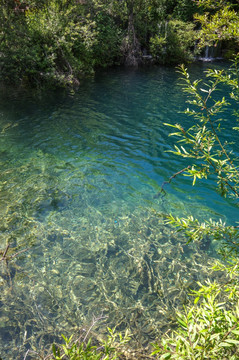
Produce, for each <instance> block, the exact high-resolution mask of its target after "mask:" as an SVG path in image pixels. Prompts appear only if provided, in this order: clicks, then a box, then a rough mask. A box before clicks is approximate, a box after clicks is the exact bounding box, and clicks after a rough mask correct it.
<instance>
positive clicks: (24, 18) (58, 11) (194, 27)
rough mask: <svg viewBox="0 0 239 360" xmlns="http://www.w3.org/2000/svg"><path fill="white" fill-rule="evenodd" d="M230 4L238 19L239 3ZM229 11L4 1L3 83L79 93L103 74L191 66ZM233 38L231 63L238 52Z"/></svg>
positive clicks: (103, 1)
mask: <svg viewBox="0 0 239 360" xmlns="http://www.w3.org/2000/svg"><path fill="white" fill-rule="evenodd" d="M227 4H229V5H230V11H231V12H232V13H233V14H235V16H236V11H237V10H238V7H239V5H238V2H237V1H230V2H227ZM224 5H225V2H224V1H219V2H217V6H213V5H212V3H211V2H209V3H208V1H195V0H118V1H116V0H42V1H37V0H1V8H2V11H1V14H0V24H1V25H0V37H1V39H0V73H1V79H2V80H4V81H5V82H9V83H18V84H28V85H29V84H30V85H34V86H41V85H43V84H47V85H48V86H50V85H66V84H67V85H72V84H75V85H76V84H79V81H80V79H81V78H82V77H83V76H86V75H90V74H92V73H94V71H95V70H96V69H97V68H100V67H109V66H112V65H119V64H125V65H127V66H138V65H140V64H144V63H145V62H146V63H151V62H153V63H154V64H166V65H177V64H180V63H182V62H189V61H192V60H193V59H194V58H195V56H196V55H198V54H199V53H200V52H201V51H202V48H201V46H200V39H201V37H202V34H201V31H200V29H201V26H202V23H203V21H204V22H205V21H206V22H207V20H206V19H207V18H208V17H210V16H213V15H215V13H216V14H218V11H222V9H223V7H224V9H223V11H225V6H224ZM228 9H229V8H228ZM195 14H197V16H195ZM219 16H220V14H219ZM221 18H223V19H225V17H224V15H222V14H221ZM227 21H229V20H228V19H227ZM223 27H224V28H226V27H227V25H226V24H221V28H222V29H223ZM223 32H225V29H224V30H223ZM229 35H230V36H229V38H230V41H227V42H226V43H223V49H224V56H231V55H232V53H233V52H234V50H235V41H233V40H231V37H232V36H231V34H229ZM224 40H225V39H224V37H223V36H222V41H224ZM226 40H228V39H226ZM214 45H215V44H214Z"/></svg>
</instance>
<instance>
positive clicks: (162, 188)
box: [154, 165, 191, 199]
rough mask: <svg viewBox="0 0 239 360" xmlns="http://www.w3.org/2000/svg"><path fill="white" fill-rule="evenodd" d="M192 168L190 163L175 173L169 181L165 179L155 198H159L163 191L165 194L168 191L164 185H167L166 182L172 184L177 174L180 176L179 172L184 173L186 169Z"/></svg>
mask: <svg viewBox="0 0 239 360" xmlns="http://www.w3.org/2000/svg"><path fill="white" fill-rule="evenodd" d="M190 168H191V166H190V165H189V166H187V167H186V168H184V169H182V170H180V171H178V172H176V173H175V174H173V175H172V176H171V177H170V178H169V180H168V181H164V182H163V183H162V185H161V190H160V191H159V192H158V193H157V194H155V195H154V199H157V198H158V197H159V195H160V194H161V193H162V192H163V193H164V194H166V191H165V190H164V185H165V184H170V183H171V181H172V180H173V179H174V178H175V177H176V176H178V175H179V174H182V173H183V172H184V171H187V170H189V169H190Z"/></svg>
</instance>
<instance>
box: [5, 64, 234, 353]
mask: <svg viewBox="0 0 239 360" xmlns="http://www.w3.org/2000/svg"><path fill="white" fill-rule="evenodd" d="M211 66H217V65H211ZM218 66H219V65H218ZM203 70H204V65H203V64H200V65H194V66H191V67H190V72H191V74H192V76H193V77H194V78H197V77H200V76H201V75H202V71H203ZM178 77H179V75H178V74H177V73H176V72H175V71H174V69H171V68H170V69H167V68H152V69H143V70H142V69H141V70H134V71H133V70H122V69H116V70H110V71H105V72H101V73H100V74H98V75H97V76H96V77H95V79H90V80H87V81H85V82H84V83H82V85H81V87H80V88H79V90H77V91H76V92H75V93H71V92H49V93H47V94H46V93H45V94H35V93H28V92H24V91H23V90H19V91H16V90H13V89H5V88H2V89H1V95H2V96H1V111H0V129H1V134H0V135H1V136H0V152H1V158H0V160H1V174H0V182H1V189H0V196H1V208H0V212H1V220H0V230H1V234H0V248H1V249H2V250H4V249H5V248H6V245H7V243H10V248H9V250H8V255H12V254H15V253H16V252H20V253H19V254H18V255H17V256H16V257H14V258H13V259H12V260H11V261H9V262H8V264H6V263H5V262H4V261H1V263H0V266H1V267H0V269H1V273H0V275H1V276H0V287H1V292H0V293H1V295H0V334H1V338H0V349H1V350H0V355H1V357H2V358H3V359H4V360H5V359H14V360H15V359H23V358H24V354H26V352H27V350H28V349H31V350H34V351H37V352H40V351H43V349H47V348H48V346H49V344H50V343H52V342H53V341H59V335H60V334H61V333H64V334H65V335H69V334H71V333H73V332H74V333H75V334H79V333H81V332H82V331H83V332H84V330H82V329H87V328H88V327H89V325H90V323H91V321H92V318H93V316H100V315H101V314H103V316H106V317H107V319H106V320H105V321H104V322H102V321H99V323H98V325H97V326H96V327H95V333H97V334H103V333H105V328H106V326H111V327H113V326H116V327H117V330H120V331H124V330H125V329H126V328H129V329H130V330H131V332H132V333H133V341H134V345H132V346H133V347H140V346H144V345H145V344H148V343H149V341H152V340H153V339H155V338H156V337H157V336H158V335H159V334H160V332H163V331H165V330H166V329H168V328H169V327H170V326H173V324H174V316H173V314H174V309H175V307H179V308H180V307H182V306H183V304H185V303H187V301H188V298H187V295H186V294H187V291H188V289H189V288H193V287H194V286H195V283H196V281H198V280H200V281H203V279H205V278H208V277H209V276H210V274H209V272H208V264H209V263H210V262H212V261H213V259H214V257H215V256H216V253H215V249H214V247H213V245H212V244H210V243H209V242H205V243H204V244H192V245H187V244H186V239H185V238H184V237H183V235H180V234H177V233H175V231H174V230H173V229H171V228H170V227H169V226H165V225H164V223H163V217H164V214H169V213H173V214H174V215H180V216H187V215H189V214H191V213H193V215H194V216H198V217H199V218H200V219H203V218H204V219H205V218H206V219H208V218H209V217H211V218H213V219H217V218H218V217H221V218H222V219H223V220H224V221H228V223H231V224H234V223H235V222H236V221H237V218H238V212H237V208H236V207H235V205H234V204H233V203H232V201H230V200H228V199H227V200H226V199H222V198H221V197H220V196H219V195H218V194H217V192H216V191H214V185H213V181H212V180H209V181H207V182H200V183H198V184H197V185H196V186H194V187H192V186H191V180H190V179H188V178H185V177H183V176H180V177H177V178H176V179H174V180H173V182H172V183H171V184H170V185H169V184H168V185H165V190H166V196H164V197H162V196H159V197H157V196H155V195H157V194H158V192H159V191H160V189H161V185H162V183H163V181H167V180H168V179H169V177H170V176H171V175H173V174H174V173H175V172H177V171H179V170H181V169H183V168H184V167H185V166H187V162H186V161H185V160H184V159H180V158H178V157H175V156H173V155H172V154H170V153H168V152H167V150H170V149H171V147H172V145H173V139H172V138H169V137H168V134H169V129H168V128H167V127H165V126H164V122H167V123H176V122H179V121H181V122H182V123H183V124H184V125H185V126H187V125H188V124H190V121H191V119H188V118H186V117H185V116H184V115H182V114H179V113H178V112H179V111H182V110H183V109H184V107H185V96H184V94H183V93H182V90H181V87H180V85H179V84H178ZM228 116H230V114H229V113H228ZM225 126H228V129H229V126H230V127H231V123H230V124H228V125H225ZM224 137H225V138H227V137H228V138H230V139H231V137H230V133H229V131H227V128H226V129H225V131H224ZM235 141H237V138H236V135H235ZM237 144H238V141H237ZM235 151H238V149H237V148H236V149H235ZM208 199H210V201H208ZM21 251H22V252H21ZM30 354H31V353H28V356H27V359H30Z"/></svg>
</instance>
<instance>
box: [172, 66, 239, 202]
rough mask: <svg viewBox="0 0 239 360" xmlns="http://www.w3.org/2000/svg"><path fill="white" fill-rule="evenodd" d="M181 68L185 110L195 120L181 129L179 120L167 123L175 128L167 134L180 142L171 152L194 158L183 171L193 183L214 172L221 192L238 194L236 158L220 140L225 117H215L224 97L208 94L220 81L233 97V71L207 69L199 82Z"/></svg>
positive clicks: (234, 195)
mask: <svg viewBox="0 0 239 360" xmlns="http://www.w3.org/2000/svg"><path fill="white" fill-rule="evenodd" d="M181 71H182V74H183V75H184V79H185V83H186V87H185V88H184V91H185V92H186V93H187V94H188V95H189V100H188V103H189V104H190V105H192V108H191V109H190V108H187V110H186V111H185V113H186V114H187V115H189V116H191V117H193V118H194V120H195V122H194V123H193V125H192V126H190V127H189V128H188V129H184V128H183V127H182V126H181V125H180V124H176V125H169V124H167V125H169V126H171V127H173V128H174V129H176V130H177V131H176V132H173V133H171V135H176V136H178V137H179V138H180V140H179V141H178V142H179V143H180V144H183V145H180V146H176V145H175V151H173V153H174V154H176V155H179V156H182V157H184V158H189V159H194V160H196V162H195V164H193V165H192V166H191V167H190V168H188V169H187V172H186V175H188V176H190V177H193V185H194V184H195V182H196V179H202V178H207V177H208V176H209V175H212V174H213V175H216V179H217V185H218V190H219V191H220V193H221V194H222V195H223V196H226V195H229V196H231V197H234V198H238V197H239V168H238V159H237V158H236V156H235V155H234V154H233V152H232V149H230V147H229V144H228V143H227V141H224V142H223V141H221V140H220V132H221V126H222V122H223V121H226V118H224V119H222V118H219V117H218V115H219V114H221V113H222V112H223V110H224V109H225V107H226V106H227V105H228V102H227V101H226V99H225V97H222V98H221V99H219V100H218V99H216V100H214V99H213V98H212V96H213V93H214V92H215V91H216V89H217V87H218V85H219V83H222V82H224V83H227V84H231V87H232V88H231V93H230V94H231V97H234V98H235V94H234V92H233V90H234V89H235V86H236V84H235V82H233V80H232V79H233V71H232V70H231V72H232V73H231V74H226V75H225V76H224V73H223V71H222V70H220V71H219V70H209V71H207V76H208V77H209V78H210V79H211V80H210V82H209V83H208V84H202V83H201V81H198V80H195V81H193V82H191V80H190V78H189V75H188V73H187V71H186V69H185V68H184V67H183V66H182V67H181ZM231 80H232V81H231ZM201 86H202V87H201ZM204 94H205V95H204ZM234 130H237V127H234Z"/></svg>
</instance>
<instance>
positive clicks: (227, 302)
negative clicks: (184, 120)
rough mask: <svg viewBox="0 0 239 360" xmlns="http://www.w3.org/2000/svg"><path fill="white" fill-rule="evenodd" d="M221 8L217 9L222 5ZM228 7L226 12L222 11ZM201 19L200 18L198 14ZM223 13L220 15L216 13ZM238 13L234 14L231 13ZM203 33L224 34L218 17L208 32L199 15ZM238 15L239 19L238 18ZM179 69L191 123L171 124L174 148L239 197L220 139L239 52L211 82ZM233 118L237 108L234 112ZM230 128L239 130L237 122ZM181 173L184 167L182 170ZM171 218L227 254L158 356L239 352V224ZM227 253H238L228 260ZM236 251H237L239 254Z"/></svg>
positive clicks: (232, 158)
mask: <svg viewBox="0 0 239 360" xmlns="http://www.w3.org/2000/svg"><path fill="white" fill-rule="evenodd" d="M200 3H203V4H206V5H209V4H211V3H212V1H211V0H202V1H200ZM214 5H216V7H215V13H214V15H212V17H211V18H210V21H211V20H212V19H213V20H214V19H216V16H218V15H219V14H220V11H222V12H221V14H223V16H230V15H231V14H233V16H234V13H233V12H231V13H230V14H229V13H228V11H231V10H229V8H228V7H224V6H223V4H222V2H214ZM218 9H219V10H218ZM223 11H224V12H223ZM198 19H202V18H199V17H198ZM218 19H219V18H218ZM233 19H234V18H233ZM200 21H201V23H202V25H203V27H202V34H204V35H205V37H204V38H203V39H202V43H203V44H205V43H206V41H207V39H211V40H218V39H219V38H220V24H219V23H217V25H216V26H215V29H217V31H212V33H211V34H210V36H211V35H212V34H216V35H215V37H210V36H209V37H208V34H209V32H208V29H209V27H208V26H211V25H212V22H210V21H209V24H208V23H206V22H205V23H203V22H202V20H200ZM235 21H237V20H236V19H235ZM234 25H235V24H234V23H233V22H232V23H230V26H229V28H228V29H227V30H228V34H229V35H228V37H229V38H231V37H232V36H234V33H233V31H234V30H233V29H234ZM180 72H181V73H182V75H183V79H184V91H185V93H186V94H187V95H188V97H189V100H188V103H189V105H190V107H188V108H187V110H186V111H185V113H186V114H188V115H189V116H191V117H192V120H193V121H192V125H191V126H189V127H188V128H187V129H186V128H184V127H183V126H182V125H181V124H175V125H171V124H167V125H169V126H171V127H173V128H174V130H175V132H174V133H172V134H171V135H176V136H178V137H179V140H178V142H179V145H178V146H177V145H175V150H174V151H173V153H174V154H176V155H178V156H181V157H183V158H186V159H188V160H189V161H190V166H188V167H186V168H185V169H184V172H185V175H186V176H190V177H192V178H193V185H194V184H195V182H196V181H197V180H198V179H203V178H204V179H207V178H208V177H211V178H213V179H214V180H216V182H217V188H218V191H219V192H220V193H221V195H222V196H230V197H232V198H233V199H234V200H235V201H237V200H238V197H239V164H238V159H237V157H236V155H235V153H233V149H232V144H228V143H227V142H226V141H223V140H222V139H221V131H222V124H223V121H226V116H224V117H222V115H224V114H223V111H224V110H225V108H226V107H227V106H228V105H229V99H230V98H231V101H235V102H236V103H238V100H239V92H238V90H239V84H238V58H236V59H235V62H234V64H233V66H232V67H231V68H230V69H229V71H228V72H224V71H219V70H210V71H208V72H207V77H208V79H209V83H207V84H203V83H202V81H201V80H195V81H193V82H192V81H191V80H190V78H189V75H188V73H187V70H186V69H185V68H184V66H182V67H181V69H180ZM221 84H222V85H223V86H227V90H228V99H227V100H226V99H225V97H222V98H221V99H218V97H216V98H215V91H216V90H218V88H219V85H221ZM234 115H235V123H236V121H237V120H238V112H236V111H235V112H234ZM232 127H233V129H232V131H233V130H234V131H238V130H239V128H238V126H235V125H234V126H233V125H232ZM178 173H180V172H178ZM167 222H168V223H170V224H172V225H174V226H175V227H176V228H177V230H178V231H183V232H184V233H185V235H186V236H187V237H188V238H189V241H191V240H194V241H208V238H209V239H210V241H211V240H214V241H217V242H219V246H220V251H221V254H222V255H223V256H224V259H225V260H226V263H225V264H222V263H220V262H217V263H216V264H215V266H214V268H213V270H215V271H220V273H221V279H220V281H216V280H215V281H214V282H209V281H208V282H207V283H206V284H205V285H203V284H201V283H198V286H199V289H198V290H196V291H193V295H194V296H195V300H194V304H193V305H190V304H189V305H188V306H187V307H186V308H185V312H184V313H182V312H181V313H178V329H177V331H172V332H171V333H170V334H166V336H164V337H163V338H162V339H161V341H160V342H159V343H157V344H153V346H154V348H155V351H154V352H153V355H157V357H158V358H159V359H190V360H192V359H210V360H213V359H215V360H216V359H231V360H236V359H238V357H239V352H238V351H239V350H238V349H239V346H238V345H239V287H238V285H239V283H238V275H239V273H238V265H239V262H238V258H237V256H238V245H239V242H238V238H239V227H238V226H228V225H226V223H224V222H222V220H221V219H219V221H213V220H212V219H210V220H206V221H203V222H200V221H199V220H198V219H194V218H193V217H192V216H188V217H187V218H178V217H175V216H173V215H172V214H170V215H169V216H168V220H167ZM229 256H234V257H233V258H232V260H231V261H229ZM235 256H236V257H235Z"/></svg>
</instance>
